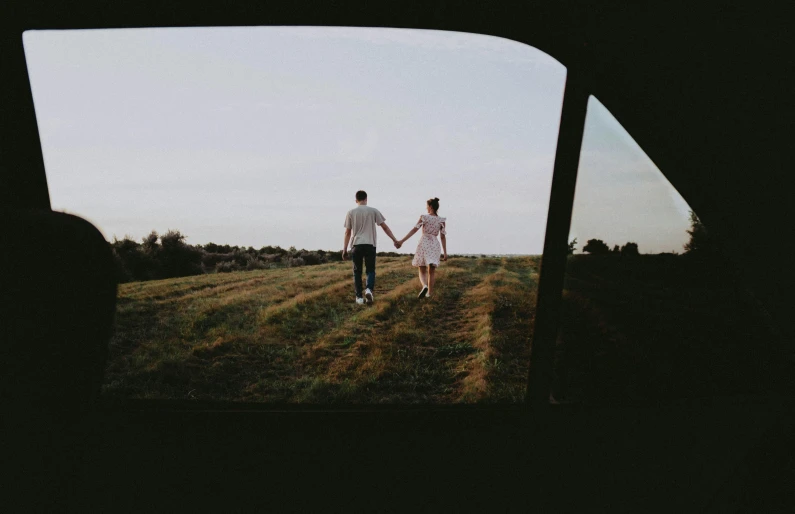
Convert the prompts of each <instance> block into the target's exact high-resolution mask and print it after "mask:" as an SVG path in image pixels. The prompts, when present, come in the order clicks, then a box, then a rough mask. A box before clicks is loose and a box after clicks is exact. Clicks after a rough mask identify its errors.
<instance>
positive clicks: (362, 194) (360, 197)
mask: <svg viewBox="0 0 795 514" xmlns="http://www.w3.org/2000/svg"><path fill="white" fill-rule="evenodd" d="M362 200H367V193H365V192H364V191H356V201H357V202H361V201H362Z"/></svg>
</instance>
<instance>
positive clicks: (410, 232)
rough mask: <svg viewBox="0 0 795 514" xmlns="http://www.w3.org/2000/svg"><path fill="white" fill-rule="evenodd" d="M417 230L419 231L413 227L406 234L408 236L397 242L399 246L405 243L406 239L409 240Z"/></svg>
mask: <svg viewBox="0 0 795 514" xmlns="http://www.w3.org/2000/svg"><path fill="white" fill-rule="evenodd" d="M418 230H419V229H418V228H417V227H414V228H413V229H411V230H409V233H408V234H406V237H404V238H403V239H401V240H400V241H399V242H400V244H403V243H405V242H406V240H407V239H408V238H410V237H411V236H413V235H414V234H416V233H417V231H418Z"/></svg>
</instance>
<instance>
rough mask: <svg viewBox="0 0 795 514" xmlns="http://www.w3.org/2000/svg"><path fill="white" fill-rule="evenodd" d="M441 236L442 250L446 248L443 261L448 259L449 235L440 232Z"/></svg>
mask: <svg viewBox="0 0 795 514" xmlns="http://www.w3.org/2000/svg"><path fill="white" fill-rule="evenodd" d="M439 237H441V238H442V250H444V257H443V258H442V260H443V261H446V260H447V236H446V235H444V234H439Z"/></svg>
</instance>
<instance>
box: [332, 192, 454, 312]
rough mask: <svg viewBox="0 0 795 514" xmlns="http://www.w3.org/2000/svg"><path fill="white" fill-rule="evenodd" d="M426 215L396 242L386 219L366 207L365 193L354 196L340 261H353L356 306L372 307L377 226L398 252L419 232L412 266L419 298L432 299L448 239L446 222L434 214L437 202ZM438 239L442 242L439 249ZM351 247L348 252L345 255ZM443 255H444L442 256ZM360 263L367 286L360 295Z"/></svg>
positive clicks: (433, 200)
mask: <svg viewBox="0 0 795 514" xmlns="http://www.w3.org/2000/svg"><path fill="white" fill-rule="evenodd" d="M426 203H427V211H428V214H423V215H422V216H420V219H419V221H418V222H417V224H416V225H414V228H412V229H411V230H410V231H409V233H408V234H406V237H404V238H403V239H401V240H397V239H396V238H395V236H394V235H392V231H391V230H390V229H389V227H388V226H387V224H386V223H384V221H385V220H386V218H384V216H383V215H382V214H381V212H380V211H379V210H378V209H376V208H374V207H370V206H368V205H367V193H365V192H364V191H357V192H356V207H354V208H353V209H351V210H350V211H348V214H347V215H346V216H345V242H344V243H343V246H342V248H343V250H342V258H343V259H347V258H348V256H349V255H350V258H351V260H352V261H353V286H354V290H355V292H356V303H357V304H359V305H362V304H365V303H367V304H370V303H373V289H374V288H375V239H376V229H375V227H376V226H379V227H381V228H382V229H383V230H384V232H385V233H386V235H388V236H389V238H390V239H392V241H393V242H394V243H395V248H400V247H401V246H402V245H403V243H404V242H406V240H408V239H409V238H410V237H411V236H413V235H414V234H415V233H416V232H417V231H418V230H419V229H420V228H422V237H420V241H419V243H418V244H417V251H416V252H415V253H414V259H412V261H411V265H412V266H415V267H417V268H419V270H420V284H422V290H421V291H420V293H419V295H417V296H418V298H425V297H428V298H430V297H431V293H432V292H433V286H434V281H435V277H434V272H435V270H436V267H437V266H438V265H439V261H440V260H443V261H446V260H447V239H446V235H447V233H446V232H445V221H446V220H445V218H441V217H439V216H438V215H437V214H436V213H437V211H438V210H439V199H438V198H432V199H430V200H428V201H427V202H426ZM436 236H440V237H441V239H442V244H441V246H440V245H439V239H437V237H436ZM349 244H350V248H351V251H350V253H349V252H348V248H349V246H348V245H349ZM442 252H444V255H442ZM362 262H364V266H365V268H366V271H367V283H366V285H365V289H364V292H362Z"/></svg>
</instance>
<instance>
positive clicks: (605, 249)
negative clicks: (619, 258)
mask: <svg viewBox="0 0 795 514" xmlns="http://www.w3.org/2000/svg"><path fill="white" fill-rule="evenodd" d="M582 251H583V252H588V253H590V254H591V255H604V254H607V253H610V247H609V246H607V245H606V244H605V242H604V241H602V240H601V239H589V240H588V242H587V243H586V244H585V246H583V247H582Z"/></svg>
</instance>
